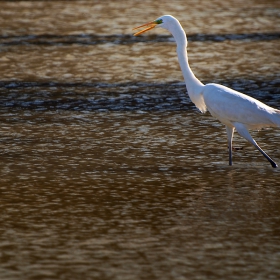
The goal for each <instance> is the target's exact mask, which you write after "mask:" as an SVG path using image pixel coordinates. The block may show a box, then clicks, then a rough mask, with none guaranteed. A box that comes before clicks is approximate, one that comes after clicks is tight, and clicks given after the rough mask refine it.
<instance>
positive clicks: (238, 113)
mask: <svg viewBox="0 0 280 280" xmlns="http://www.w3.org/2000/svg"><path fill="white" fill-rule="evenodd" d="M141 27H146V28H145V29H144V30H141V31H139V32H137V33H135V34H134V35H135V36H137V35H139V34H142V33H144V32H146V31H148V30H150V29H152V28H154V27H162V28H165V29H167V30H168V31H169V32H170V33H171V34H172V35H173V37H174V39H175V41H176V43H177V55H178V60H179V64H180V67H181V70H182V73H183V76H184V80H185V83H186V88H187V92H188V94H189V97H190V99H191V101H192V102H193V103H194V104H195V105H196V107H197V108H198V109H199V110H200V111H201V112H202V113H205V112H206V111H207V110H208V111H209V112H210V113H211V115H212V116H213V117H215V118H217V119H218V120H219V121H220V122H222V123H223V124H225V126H226V131H227V140H228V148H229V165H232V138H233V134H234V130H235V129H236V130H237V132H238V133H239V134H240V135H241V136H242V137H244V138H245V139H246V140H248V141H249V142H250V143H252V144H253V145H254V146H255V147H256V148H257V149H258V150H259V151H260V152H261V153H262V155H263V156H264V157H265V158H266V159H267V160H268V161H269V162H270V164H271V165H272V167H274V168H275V167H278V166H277V164H276V163H275V162H274V161H273V160H272V159H271V158H270V157H269V156H268V155H267V154H266V153H265V152H264V151H263V150H262V149H261V148H260V147H259V145H258V144H257V142H256V141H255V140H254V139H253V138H252V136H251V135H250V133H249V131H248V129H260V128H263V127H277V126H278V127H280V110H277V109H274V108H272V107H269V106H267V105H265V104H264V103H262V102H260V101H258V100H256V99H254V98H252V97H250V96H248V95H245V94H243V93H240V92H238V91H235V90H233V89H230V88H228V87H225V86H222V85H219V84H215V83H210V84H206V85H204V84H203V83H201V82H200V81H199V80H198V79H197V78H196V77H195V75H194V74H193V72H192V70H191V68H190V66H189V63H188V55H187V37H186V34H185V31H184V30H183V28H182V26H181V24H180V22H179V21H178V20H177V19H176V18H174V17H173V16H170V15H165V16H162V17H159V18H158V19H156V20H155V21H152V22H149V23H146V24H143V25H141V26H138V27H135V28H134V29H138V28H141Z"/></svg>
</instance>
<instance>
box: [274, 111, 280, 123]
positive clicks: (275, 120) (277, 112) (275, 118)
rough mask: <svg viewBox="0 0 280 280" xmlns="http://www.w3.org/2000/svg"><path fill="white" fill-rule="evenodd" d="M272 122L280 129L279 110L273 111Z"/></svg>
mask: <svg viewBox="0 0 280 280" xmlns="http://www.w3.org/2000/svg"><path fill="white" fill-rule="evenodd" d="M272 121H273V123H275V124H276V125H277V126H278V127H280V110H277V109H275V111H274V114H273V115H272Z"/></svg>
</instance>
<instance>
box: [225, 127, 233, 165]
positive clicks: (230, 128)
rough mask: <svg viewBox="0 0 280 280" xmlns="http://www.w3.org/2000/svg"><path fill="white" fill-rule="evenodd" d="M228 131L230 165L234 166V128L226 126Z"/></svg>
mask: <svg viewBox="0 0 280 280" xmlns="http://www.w3.org/2000/svg"><path fill="white" fill-rule="evenodd" d="M226 129H227V140H228V160H229V165H232V138H233V133H234V127H229V126H227V125H226Z"/></svg>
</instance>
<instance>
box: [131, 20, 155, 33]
mask: <svg viewBox="0 0 280 280" xmlns="http://www.w3.org/2000/svg"><path fill="white" fill-rule="evenodd" d="M156 25H157V23H155V22H154V21H152V22H148V23H145V24H143V25H140V26H137V27H134V28H133V30H135V29H138V28H141V27H146V28H145V29H143V30H141V31H138V32H136V33H134V36H138V35H140V34H142V33H144V32H146V31H149V30H151V29H153V28H154V27H156Z"/></svg>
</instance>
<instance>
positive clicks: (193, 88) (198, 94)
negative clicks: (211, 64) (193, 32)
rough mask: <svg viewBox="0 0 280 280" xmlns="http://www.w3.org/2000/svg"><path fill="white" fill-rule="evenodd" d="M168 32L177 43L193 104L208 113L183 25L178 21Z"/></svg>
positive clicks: (181, 65)
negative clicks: (190, 62)
mask: <svg viewBox="0 0 280 280" xmlns="http://www.w3.org/2000/svg"><path fill="white" fill-rule="evenodd" d="M168 30H169V31H170V32H171V34H172V35H173V37H174V38H175V41H176V43H177V55H178V60H179V64H180V67H181V70H182V73H183V76H184V80H185V83H186V87H187V91H188V94H189V96H190V99H191V100H192V102H193V103H194V104H195V105H196V106H197V107H198V109H199V110H200V111H202V112H205V111H206V105H205V103H204V99H203V96H202V90H203V86H204V85H203V83H201V82H200V81H199V80H198V79H197V78H196V77H195V75H194V73H193V72H192V70H191V68H190V66H189V62H188V54H187V37H186V34H185V31H184V30H183V28H182V26H181V24H180V23H179V22H178V21H177V22H176V24H173V25H172V26H171V27H170V28H168Z"/></svg>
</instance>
